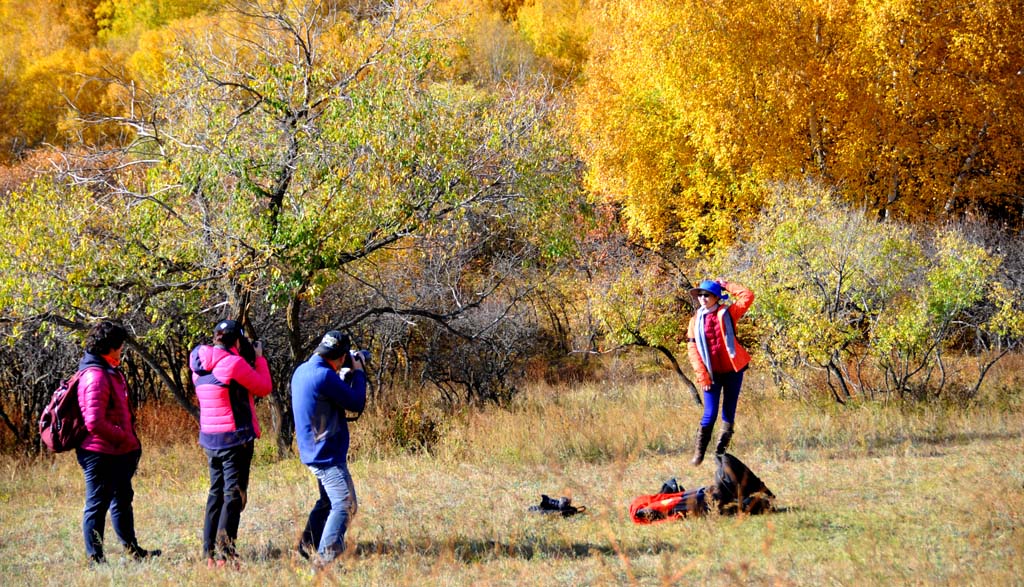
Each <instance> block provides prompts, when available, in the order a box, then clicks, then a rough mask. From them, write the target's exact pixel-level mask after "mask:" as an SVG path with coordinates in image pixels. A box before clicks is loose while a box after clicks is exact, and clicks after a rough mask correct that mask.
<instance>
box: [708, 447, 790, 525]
mask: <svg viewBox="0 0 1024 587" xmlns="http://www.w3.org/2000/svg"><path fill="white" fill-rule="evenodd" d="M715 461H716V462H717V463H718V469H717V470H716V471H715V486H714V489H713V490H712V497H713V498H714V499H715V501H717V502H718V513H720V514H723V515H733V514H737V513H740V512H742V513H745V514H750V515H756V514H763V513H767V512H770V511H772V510H773V509H775V504H774V500H775V494H774V493H772V490H771V489H768V486H767V485H765V484H764V482H763V481H761V479H759V478H758V477H757V475H755V474H754V472H753V471H751V470H750V469H748V468H747V466H746V465H744V464H743V461H741V460H739V459H738V458H736V457H734V456H733V455H731V454H729V453H725V454H724V455H716V456H715Z"/></svg>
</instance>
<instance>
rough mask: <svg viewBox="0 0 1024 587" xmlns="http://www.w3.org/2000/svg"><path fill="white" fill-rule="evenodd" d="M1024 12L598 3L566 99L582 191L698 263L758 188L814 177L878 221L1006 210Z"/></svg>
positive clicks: (1022, 108) (916, 6)
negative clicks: (573, 91)
mask: <svg viewBox="0 0 1024 587" xmlns="http://www.w3.org/2000/svg"><path fill="white" fill-rule="evenodd" d="M1021 7H1022V6H1021V2H1019V1H1018V2H1010V3H997V2H994V1H991V2H990V1H983V2H974V3H967V4H956V5H947V3H943V2H939V1H938V0H935V1H926V2H909V1H903V0H892V1H882V0H879V1H874V2H863V1H861V2H858V1H855V0H828V1H826V0H798V1H796V2H787V3H776V2H769V1H767V0H735V1H730V2H725V1H723V0H708V1H696V0H658V1H654V2H646V3H632V2H626V1H623V0H607V1H605V2H599V3H596V5H595V10H594V12H593V17H594V19H595V21H594V23H595V24H594V30H595V33H594V36H593V38H592V40H591V43H590V51H591V59H590V60H589V62H588V66H587V69H586V72H585V82H584V84H583V85H582V87H581V89H580V92H579V95H578V104H577V124H578V126H579V130H580V134H579V141H578V144H579V148H580V153H581V155H582V157H583V158H584V160H585V161H586V162H587V164H588V177H587V181H588V186H589V187H590V189H591V190H592V191H593V192H594V193H595V194H596V195H598V196H600V197H604V198H608V199H611V200H612V201H615V202H618V203H620V204H621V205H622V208H623V212H624V214H625V217H626V219H627V221H628V224H629V226H630V228H631V229H632V230H633V231H634V233H635V234H637V235H639V236H641V237H644V238H646V239H649V240H650V241H652V242H655V243H674V244H678V245H681V246H684V247H686V248H688V249H691V250H693V251H697V252H699V251H702V250H704V249H705V248H706V247H707V245H708V244H709V243H712V242H722V241H728V240H729V239H730V238H731V235H732V234H734V233H735V231H736V230H739V229H742V228H743V226H744V220H745V219H746V218H749V217H750V213H751V212H752V211H754V210H756V209H757V208H758V207H759V206H760V201H761V193H762V186H764V185H765V184H766V182H773V181H787V180H793V179H802V178H804V179H814V180H817V181H821V182H823V183H825V184H827V185H832V186H835V187H838V188H839V189H840V190H841V191H842V193H843V195H844V197H846V198H847V199H848V200H850V201H852V202H855V203H856V204H858V205H860V206H862V207H864V208H867V209H870V210H873V211H875V212H877V213H878V214H880V215H883V216H884V215H887V214H889V213H896V214H897V215H899V216H902V217H913V218H936V217H939V216H941V215H943V214H945V213H958V212H962V211H965V210H966V211H971V210H978V211H981V212H986V211H989V210H992V209H994V208H996V207H997V206H999V205H1005V204H1007V203H1008V202H1010V203H1012V202H1013V201H1015V200H1016V199H1019V193H1020V185H1021V180H1022V173H1021V165H1022V163H1024V151H1022V150H1021V149H1020V148H1019V145H1020V144H1021V142H1022V141H1024V130H1022V129H1024V125H1022V124H1021V123H1022V122H1024V120H1022V117H1024V101H1022V100H1020V99H1019V96H1020V95H1022V91H1021V90H1024V86H1022V84H1024V76H1021V75H1018V71H1019V70H1020V65H1021V63H1024V34H1022V33H1024V20H1022V19H1024V16H1022V15H1024V11H1021V10H1020V8H1021ZM1014 145H1017V146H1016V147H1015V146H1014ZM1015 194H1016V196H1015ZM1018 208H1019V204H1018ZM1018 215H1019V209H1018Z"/></svg>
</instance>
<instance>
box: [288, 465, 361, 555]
mask: <svg viewBox="0 0 1024 587" xmlns="http://www.w3.org/2000/svg"><path fill="white" fill-rule="evenodd" d="M309 470H310V471H312V472H313V474H314V475H316V484H317V487H318V488H319V489H320V499H318V500H317V502H316V504H315V505H314V506H313V510H312V511H310V512H309V519H308V520H307V521H306V528H305V529H304V530H303V531H302V539H301V544H302V545H305V546H306V547H307V548H308V547H310V546H314V545H318V547H317V552H318V553H319V554H320V559H321V560H323V561H324V562H327V561H331V560H333V559H334V557H336V556H338V554H340V553H341V552H342V551H343V550H345V531H346V530H347V529H348V520H349V518H351V517H352V516H354V515H355V514H356V508H357V502H356V488H355V485H353V484H352V475H350V474H349V472H348V466H347V465H337V466H332V467H316V466H313V465H309Z"/></svg>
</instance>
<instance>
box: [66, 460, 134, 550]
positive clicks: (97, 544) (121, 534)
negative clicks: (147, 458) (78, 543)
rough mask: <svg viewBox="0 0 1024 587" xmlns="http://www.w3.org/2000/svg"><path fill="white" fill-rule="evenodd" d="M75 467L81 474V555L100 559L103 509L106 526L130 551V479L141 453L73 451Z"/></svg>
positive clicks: (131, 533) (132, 538) (132, 527)
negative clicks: (114, 453) (83, 480)
mask: <svg viewBox="0 0 1024 587" xmlns="http://www.w3.org/2000/svg"><path fill="white" fill-rule="evenodd" d="M75 452H76V455H77V456H78V464H79V465H81V467H82V472H83V473H84V474H85V510H84V511H83V512H82V534H83V536H84V538H85V552H86V554H88V555H89V557H91V558H93V559H102V558H103V526H104V525H105V523H106V518H107V510H110V523H111V525H112V526H113V527H114V533H116V534H117V537H118V538H119V539H120V540H121V544H123V545H124V546H125V547H127V548H130V547H133V546H137V543H136V541H135V511H134V509H133V508H132V500H133V499H134V498H135V491H134V490H133V489H132V477H134V476H135V470H136V469H137V468H138V466H139V457H140V456H141V455H142V451H140V450H136V451H132V452H130V453H128V454H123V455H108V454H104V453H99V452H93V451H91V450H83V449H80V448H79V449H75Z"/></svg>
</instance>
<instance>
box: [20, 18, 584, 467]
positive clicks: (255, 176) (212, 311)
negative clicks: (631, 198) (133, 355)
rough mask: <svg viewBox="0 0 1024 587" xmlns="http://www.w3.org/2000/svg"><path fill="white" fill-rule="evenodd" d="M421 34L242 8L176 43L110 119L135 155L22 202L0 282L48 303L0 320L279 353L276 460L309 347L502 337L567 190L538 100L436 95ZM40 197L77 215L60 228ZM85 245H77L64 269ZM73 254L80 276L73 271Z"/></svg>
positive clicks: (428, 35) (421, 22)
mask: <svg viewBox="0 0 1024 587" xmlns="http://www.w3.org/2000/svg"><path fill="white" fill-rule="evenodd" d="M426 14H427V13H426V12H424V11H423V10H422V9H421V8H420V7H417V6H414V5H407V4H404V3H396V4H394V5H381V6H380V8H379V10H377V11H371V12H368V13H361V14H358V15H356V14H352V13H349V12H346V11H345V10H343V9H342V7H341V6H340V5H337V6H336V5H334V4H331V3H322V2H313V1H310V2H296V3H289V4H287V5H286V6H285V7H284V8H283V9H277V8H274V9H271V8H270V7H269V6H266V5H264V4H263V3H259V2H247V3H244V4H239V5H238V6H236V7H235V10H232V11H228V12H224V13H220V14H217V15H211V16H205V17H200V18H196V19H193V20H191V21H187V22H181V23H178V24H177V25H175V26H174V27H172V28H173V29H174V31H175V37H174V38H175V39H176V42H177V46H178V49H177V50H176V51H175V52H174V58H173V59H172V60H170V61H168V62H167V65H166V68H164V69H161V70H154V71H155V72H157V73H158V75H157V76H156V77H154V78H153V79H161V80H162V82H161V84H160V85H159V86H156V87H154V88H152V91H151V92H150V93H148V94H146V93H141V92H140V93H136V94H134V95H133V97H134V98H135V99H136V100H138V102H136V103H133V105H132V108H130V109H126V111H130V112H134V113H136V115H137V116H135V117H130V118H122V119H121V121H122V122H123V123H124V124H126V125H128V126H130V127H131V129H132V131H133V133H134V136H135V141H134V142H133V143H132V144H131V145H129V147H128V148H127V149H125V150H122V151H118V152H116V153H109V154H106V155H104V156H103V157H100V156H99V155H98V154H93V155H90V156H89V157H86V158H84V159H82V160H74V161H73V162H74V163H75V168H69V169H67V172H68V173H67V175H66V176H65V177H66V178H68V180H69V181H71V183H72V184H77V185H78V186H79V187H78V188H77V189H69V188H68V186H67V184H52V185H51V186H49V187H48V186H44V185H40V186H39V187H38V188H37V189H36V190H29V191H26V192H25V196H24V199H23V200H19V202H18V204H17V205H18V206H20V207H21V212H20V213H22V214H23V215H24V218H25V219H26V221H27V223H26V225H25V226H24V227H23V228H22V230H26V231H30V232H29V234H27V235H26V237H25V239H24V240H23V241H21V242H24V247H25V248H24V249H21V250H19V249H14V250H13V251H12V252H13V253H14V254H13V255H12V256H11V258H10V260H9V262H10V263H11V264H13V265H18V266H20V267H21V268H22V271H23V274H24V275H39V274H41V273H42V274H45V275H48V276H49V277H48V278H47V279H38V278H37V279H36V282H37V284H36V285H35V286H34V287H38V288H40V289H43V290H44V291H45V293H43V295H37V296H35V297H34V298H33V297H26V296H22V297H20V298H19V297H18V296H17V295H16V294H13V292H12V295H10V296H7V297H6V299H7V300H10V303H11V304H13V305H12V306H6V307H5V310H7V311H12V312H13V311H15V306H18V308H17V313H18V314H20V315H22V316H27V315H38V314H39V313H40V310H41V308H40V307H39V305H38V302H40V301H41V300H43V299H45V300H46V303H47V304H52V305H53V306H54V310H53V312H52V315H54V316H60V317H61V320H62V321H61V322H60V323H62V324H65V323H69V322H71V321H70V320H68V316H72V317H80V316H95V315H122V316H123V315H126V314H127V312H128V310H129V309H131V310H132V313H131V314H130V315H131V316H133V317H134V316H142V317H144V319H145V321H146V325H147V330H149V329H152V330H156V331H160V330H161V326H160V325H161V324H162V323H163V322H164V321H168V320H171V321H173V322H172V323H173V324H176V325H181V328H183V329H187V330H188V333H187V334H185V335H184V336H183V338H184V339H185V340H195V339H196V338H198V337H199V336H200V333H205V332H206V331H207V330H208V328H209V322H211V321H212V320H211V318H214V317H216V316H223V315H230V316H232V317H235V318H237V319H240V320H242V321H243V323H244V324H246V325H247V327H248V329H249V332H250V334H252V335H254V336H256V335H258V336H261V337H262V336H263V335H264V334H273V333H274V332H277V333H278V334H277V336H279V338H278V339H277V342H278V343H279V345H280V346H279V347H278V348H280V352H281V353H282V354H283V355H284V356H281V355H278V358H277V359H275V360H274V361H272V362H274V363H275V366H274V369H275V373H276V374H277V377H276V380H277V382H278V385H277V387H276V389H275V393H274V394H272V396H271V405H272V407H273V409H274V413H275V425H276V431H277V433H278V445H279V449H280V450H281V451H282V452H287V451H289V450H290V446H291V429H292V423H291V414H290V401H289V400H290V396H289V390H288V388H287V382H288V376H289V375H290V373H291V370H292V369H293V367H294V366H295V365H296V364H297V363H298V362H301V361H303V360H305V359H306V357H308V355H309V353H310V352H311V351H312V349H313V348H314V347H315V346H316V341H317V338H318V336H319V335H320V334H322V332H323V330H325V329H326V328H328V327H331V328H355V327H356V326H360V325H362V326H364V327H365V326H366V325H367V324H368V323H369V322H370V321H372V320H374V319H376V318H377V317H380V316H386V315H394V316H402V317H403V318H404V319H405V320H406V328H407V329H408V330H414V329H415V327H416V322H417V321H428V322H431V323H435V324H438V325H443V326H442V327H441V330H443V331H445V332H448V333H449V334H451V335H452V336H455V337H457V338H462V339H464V340H467V341H482V340H486V339H487V337H488V336H489V335H490V334H492V333H499V332H500V330H501V329H500V328H498V326H499V325H500V324H501V322H502V321H503V320H506V319H508V317H510V316H513V315H514V314H513V313H511V312H505V313H502V312H499V311H496V310H495V307H506V308H508V307H510V306H512V305H514V304H516V303H518V302H520V301H521V300H523V299H524V296H526V295H527V294H528V293H529V291H530V290H531V286H530V285H529V284H528V283H525V282H524V280H525V279H526V276H527V275H530V277H529V279H540V278H543V276H544V274H545V272H546V269H545V265H546V264H547V263H549V262H550V261H552V260H553V259H554V258H555V257H556V256H557V255H558V253H557V251H558V249H559V246H558V245H557V243H558V242H560V241H564V240H565V237H564V236H559V234H560V233H564V230H565V229H564V226H563V224H562V223H561V222H560V221H559V217H560V215H561V214H562V210H563V209H564V208H565V206H566V204H567V203H568V202H567V194H571V193H574V192H573V191H572V190H571V189H568V188H569V187H570V186H571V181H572V180H573V178H574V177H575V176H574V173H575V171H574V168H573V166H572V165H571V160H569V159H568V151H567V149H566V148H565V142H564V141H562V140H561V139H560V136H559V135H558V133H557V132H553V131H557V128H555V127H554V125H553V116H554V114H555V113H556V112H557V107H558V104H557V102H555V101H554V100H553V98H552V96H551V94H550V93H549V92H548V91H547V89H546V88H545V87H544V85H543V84H535V83H532V82H531V81H530V80H527V79H523V80H519V81H518V82H516V83H514V84H509V85H506V86H505V87H504V88H502V90H501V92H500V93H492V92H491V91H488V90H481V89H478V88H474V87H472V86H469V85H462V84H459V83H453V82H446V81H443V77H442V79H437V78H435V72H436V71H437V70H438V63H439V62H440V61H442V60H443V58H444V57H445V55H446V54H447V53H446V51H448V48H449V45H448V40H447V39H445V38H443V37H438V36H436V34H435V33H436V30H435V29H434V28H433V27H432V26H431V23H430V21H429V19H427V18H426V16H425V15H426ZM88 168H94V169H102V170H103V171H104V173H103V174H102V175H95V174H87V173H85V170H87V169H88ZM54 193H61V194H62V195H61V199H63V198H67V199H69V200H73V202H74V203H73V205H72V206H71V207H70V208H68V209H66V210H64V209H62V210H61V211H60V212H59V213H58V214H60V215H63V216H60V217H57V218H55V216H54V214H53V212H52V211H50V210H48V209H47V208H46V207H45V205H46V202H47V197H49V196H50V195H53V194H54ZM51 203H52V202H51ZM97 206H103V207H105V208H104V209H103V210H102V212H100V211H99V210H96V209H94V208H93V207H97ZM83 208H84V210H83ZM75 210H81V213H80V214H78V215H77V216H76V214H75V212H74V211H75ZM54 221H58V222H61V223H62V228H61V229H60V231H61V232H63V231H66V232H67V233H68V235H67V236H66V237H63V236H62V238H61V240H60V241H59V246H57V243H50V242H48V240H47V238H46V235H47V234H48V233H49V232H50V230H51V229H50V228H49V227H50V226H52V224H54ZM81 235H86V236H89V237H90V238H91V239H92V240H89V241H85V242H83V243H81V244H82V245H84V246H80V248H78V249H75V250H74V251H72V250H71V248H72V247H75V246H76V245H74V244H72V243H75V242H76V240H75V238H76V237H80V236H81ZM93 241H94V242H93ZM91 245H95V246H91ZM28 250H41V251H42V255H43V258H44V259H47V258H49V259H52V260H53V265H52V266H47V265H45V264H41V263H39V262H36V261H33V260H31V259H29V258H28V256H27V255H28V253H27V251H28ZM69 253H70V254H71V255H72V257H71V259H74V258H75V256H76V255H79V256H81V257H82V260H81V262H80V263H74V264H73V267H71V268H70V269H73V271H71V270H70V269H69V263H70V259H69V258H68V257H67V255H68V254H69ZM45 267H52V268H51V269H44V268H45ZM457 267H464V268H465V270H461V269H460V270H454V269H455V268H457ZM446 268H447V269H448V270H446ZM69 284H70V285H69ZM426 286H430V287H426ZM11 287H12V288H16V287H23V286H17V285H13V284H12V285H11ZM16 299H20V300H22V302H15V301H14V300H16ZM32 300H35V302H36V303H35V304H34V303H32ZM150 300H152V302H151V301H150ZM161 300H166V302H167V305H166V306H165V305H163V304H162V303H161ZM499 302H500V303H499ZM131 304H137V305H134V306H133V305H131ZM175 304H176V305H175ZM323 304H327V305H323ZM495 304H497V306H495ZM474 313H476V314H474ZM470 314H474V316H476V315H477V314H479V315H480V316H490V318H488V319H484V318H481V317H477V318H473V319H470V318H469V315H470ZM254 316H260V317H262V318H263V319H264V320H266V322H265V323H257V322H256V321H255V320H254V319H253V317H254ZM140 319H141V318H140ZM77 322H81V319H79V320H77ZM164 331H166V329H164ZM176 332H178V331H176ZM179 335H180V334H179ZM496 336H497V334H496ZM510 348H511V347H510ZM432 359H433V360H437V357H433V358H432ZM456 364H457V363H456ZM173 369H180V366H179V365H165V366H164V370H165V371H167V370H173ZM499 374H500V373H499ZM165 380H173V377H172V376H171V375H170V374H167V376H166V377H165ZM474 389H477V390H483V391H482V393H485V394H487V393H489V392H487V391H486V388H483V387H477V388H474Z"/></svg>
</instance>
